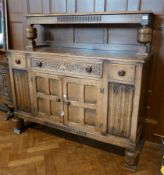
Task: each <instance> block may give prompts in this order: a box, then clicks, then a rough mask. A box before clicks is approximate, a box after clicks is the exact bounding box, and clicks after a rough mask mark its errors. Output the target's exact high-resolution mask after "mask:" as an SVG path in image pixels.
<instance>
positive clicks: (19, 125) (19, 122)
mask: <svg viewBox="0 0 164 175" xmlns="http://www.w3.org/2000/svg"><path fill="white" fill-rule="evenodd" d="M13 122H14V133H16V134H21V133H22V131H23V129H24V120H23V119H20V118H14V119H13Z"/></svg>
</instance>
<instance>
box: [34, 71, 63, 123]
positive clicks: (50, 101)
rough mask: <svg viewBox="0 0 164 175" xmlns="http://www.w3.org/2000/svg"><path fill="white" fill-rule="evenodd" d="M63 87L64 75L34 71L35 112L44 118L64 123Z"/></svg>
mask: <svg viewBox="0 0 164 175" xmlns="http://www.w3.org/2000/svg"><path fill="white" fill-rule="evenodd" d="M62 89H63V87H62V77H60V76H57V75H50V74H45V73H41V72H33V73H32V92H33V99H32V101H33V106H32V109H33V110H32V111H33V114H34V115H37V116H40V117H42V118H43V119H45V118H46V119H50V120H54V121H56V122H60V123H63V122H64V119H63V117H64V114H63V112H62V111H63V103H62Z"/></svg>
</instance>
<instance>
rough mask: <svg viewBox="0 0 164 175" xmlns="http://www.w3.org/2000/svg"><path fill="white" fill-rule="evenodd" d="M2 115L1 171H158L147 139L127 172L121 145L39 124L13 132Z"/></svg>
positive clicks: (83, 174)
mask: <svg viewBox="0 0 164 175" xmlns="http://www.w3.org/2000/svg"><path fill="white" fill-rule="evenodd" d="M1 118H2V115H1V117H0V175H159V165H160V149H159V148H158V147H157V146H154V145H151V144H148V143H146V144H145V146H144V149H143V151H142V154H141V158H140V162H139V167H138V171H137V173H130V172H129V171H126V170H124V167H123V164H124V157H123V156H122V155H121V154H122V153H123V152H122V150H121V149H118V148H117V149H116V147H110V146H109V145H106V144H102V143H99V142H95V141H90V140H87V139H81V138H80V137H77V136H72V135H71V136H69V135H67V134H66V135H64V137H62V136H63V133H60V132H58V131H54V132H56V134H54V133H52V132H50V131H47V129H46V128H43V127H41V126H33V127H32V128H29V129H27V130H26V131H25V132H24V133H22V134H21V135H16V134H14V133H13V132H12V122H11V121H2V119H1ZM84 143H85V144H84ZM94 145H95V146H94ZM114 150H115V151H114ZM113 151H114V152H115V153H113Z"/></svg>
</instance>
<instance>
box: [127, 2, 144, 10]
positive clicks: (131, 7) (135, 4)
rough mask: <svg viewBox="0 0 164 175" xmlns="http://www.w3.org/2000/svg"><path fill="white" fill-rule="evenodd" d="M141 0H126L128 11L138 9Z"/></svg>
mask: <svg viewBox="0 0 164 175" xmlns="http://www.w3.org/2000/svg"><path fill="white" fill-rule="evenodd" d="M140 3H141V0H128V11H135V10H139V9H140Z"/></svg>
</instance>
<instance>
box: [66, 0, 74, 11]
mask: <svg viewBox="0 0 164 175" xmlns="http://www.w3.org/2000/svg"><path fill="white" fill-rule="evenodd" d="M75 11H76V1H75V0H67V12H68V13H74V12H75Z"/></svg>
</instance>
